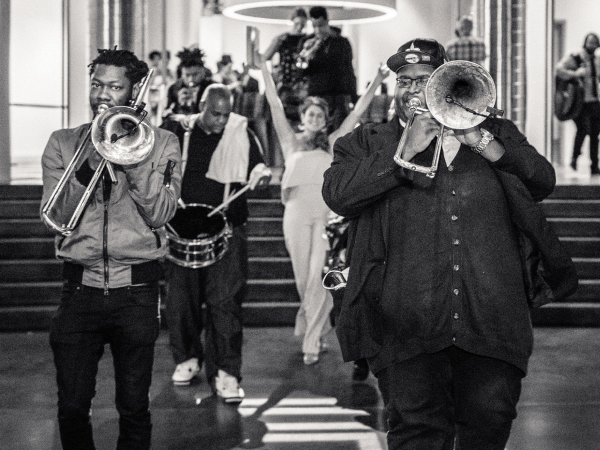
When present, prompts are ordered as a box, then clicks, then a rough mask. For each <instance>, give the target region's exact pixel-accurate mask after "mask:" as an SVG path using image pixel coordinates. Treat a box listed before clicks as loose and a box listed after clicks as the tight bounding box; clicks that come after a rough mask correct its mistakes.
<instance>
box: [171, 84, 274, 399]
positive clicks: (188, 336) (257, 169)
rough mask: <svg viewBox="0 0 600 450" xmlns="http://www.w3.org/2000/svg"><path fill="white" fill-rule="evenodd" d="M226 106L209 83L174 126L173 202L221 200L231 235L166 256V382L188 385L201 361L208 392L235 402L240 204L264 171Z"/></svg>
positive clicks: (243, 216) (224, 92) (220, 90)
mask: <svg viewBox="0 0 600 450" xmlns="http://www.w3.org/2000/svg"><path fill="white" fill-rule="evenodd" d="M232 106H233V104H232V95H231V92H230V91H229V89H227V87H226V86H225V85H222V84H211V85H210V86H208V87H207V88H206V90H205V91H204V93H203V95H202V97H201V99H200V104H199V109H200V112H199V114H194V115H191V116H190V118H189V124H188V125H187V126H183V125H182V124H181V123H180V124H179V125H178V126H177V127H176V128H175V129H174V132H175V134H176V135H177V136H178V137H179V139H180V142H181V145H182V152H183V173H184V175H183V184H182V192H181V202H180V203H181V206H182V207H186V205H207V206H209V207H210V208H214V209H217V208H223V206H226V208H227V209H226V211H227V212H226V214H225V215H226V218H227V222H228V223H229V224H230V225H231V227H232V235H231V237H230V238H229V240H228V246H229V248H228V250H227V251H226V252H225V253H224V255H223V256H222V258H221V259H219V260H218V261H217V260H216V261H214V262H213V263H212V264H210V265H207V266H204V267H199V268H192V267H189V266H188V267H186V266H182V265H179V264H177V263H170V264H168V266H167V271H166V279H167V311H166V313H167V323H168V325H169V342H170V346H171V350H172V353H173V359H174V360H175V364H176V367H175V371H174V373H173V376H172V380H173V382H174V384H176V385H189V384H190V382H191V380H192V379H193V378H195V377H197V375H198V374H199V372H200V368H201V366H202V363H203V362H204V363H205V369H206V370H205V371H206V378H207V380H208V381H209V382H210V383H211V384H212V387H213V390H214V392H215V393H216V395H217V396H219V397H220V398H221V399H223V401H225V402H226V403H240V402H241V401H242V399H243V397H244V391H243V390H242V388H241V387H240V386H239V381H240V380H241V366H242V336H243V329H242V326H243V323H242V301H243V299H244V295H245V292H246V279H247V276H248V251H247V237H246V227H245V225H246V220H247V218H248V206H247V201H246V196H245V193H244V192H245V190H247V189H254V188H255V187H256V186H258V185H262V184H265V181H266V183H268V180H269V179H270V172H269V171H268V169H267V167H266V166H265V164H264V160H263V156H262V154H261V151H260V147H259V144H258V140H257V139H256V138H255V137H254V134H253V133H252V132H251V131H250V130H249V129H248V121H247V119H246V118H245V117H243V116H240V115H239V114H235V113H232V112H231V110H232ZM244 185H246V186H245V187H244ZM174 231H175V232H176V231H177V230H174ZM198 231H200V230H198ZM203 304H204V305H206V327H204V324H203V311H202V305H203ZM203 328H205V345H204V346H203V345H202V341H201V332H202V330H203Z"/></svg>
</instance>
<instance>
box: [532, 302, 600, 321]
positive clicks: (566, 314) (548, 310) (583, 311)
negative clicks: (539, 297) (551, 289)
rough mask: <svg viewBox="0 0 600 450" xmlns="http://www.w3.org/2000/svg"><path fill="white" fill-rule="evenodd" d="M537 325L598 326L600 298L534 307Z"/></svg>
mask: <svg viewBox="0 0 600 450" xmlns="http://www.w3.org/2000/svg"><path fill="white" fill-rule="evenodd" d="M531 319H532V322H533V324H534V325H535V326H575V327H597V326H599V325H600V299H599V300H598V301H597V302H596V303H565V302H556V303H549V304H547V305H544V306H542V307H541V308H537V309H534V310H533V311H532V314H531Z"/></svg>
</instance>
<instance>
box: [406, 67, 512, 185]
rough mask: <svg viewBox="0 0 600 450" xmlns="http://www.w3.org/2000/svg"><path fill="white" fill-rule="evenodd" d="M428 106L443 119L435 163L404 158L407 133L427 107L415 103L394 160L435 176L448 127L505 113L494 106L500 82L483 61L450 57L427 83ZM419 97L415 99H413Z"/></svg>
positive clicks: (472, 123) (470, 125) (468, 125)
mask: <svg viewBox="0 0 600 450" xmlns="http://www.w3.org/2000/svg"><path fill="white" fill-rule="evenodd" d="M425 99H426V100H427V108H429V111H430V112H431V115H432V116H433V118H434V119H435V120H437V121H438V122H439V123H440V131H439V132H438V140H437V144H436V147H435V151H434V155H433V160H432V163H431V167H425V166H420V165H418V164H414V163H411V162H410V161H406V160H405V159H402V155H403V153H404V147H405V145H406V135H407V133H406V132H407V131H408V129H409V128H410V127H411V126H412V122H413V120H414V117H415V115H416V114H420V113H421V112H422V111H423V110H422V109H421V108H419V105H420V102H418V100H417V102H418V103H419V104H415V105H411V108H410V109H411V112H412V115H411V117H410V118H409V120H408V123H407V124H406V128H405V130H404V133H402V137H401V138H400V142H399V143H398V148H397V150H396V154H395V155H394V161H395V162H396V164H398V165H399V166H401V167H404V168H406V169H410V170H414V171H416V172H421V173H424V174H426V175H427V176H428V177H429V178H433V177H435V175H436V173H437V166H438V162H439V158H440V153H441V150H442V138H443V134H444V128H445V127H447V128H451V129H453V130H466V129H468V128H473V127H475V126H477V125H479V124H480V123H481V122H483V121H484V120H485V119H486V118H487V117H490V116H491V117H493V116H495V115H498V116H501V115H502V114H504V111H502V110H499V109H496V108H494V104H495V103H496V85H495V84H494V80H492V77H491V76H490V74H489V73H488V72H487V71H486V70H485V69H484V68H483V67H482V66H480V65H479V64H475V63H473V62H470V61H450V62H447V63H445V64H442V65H441V66H440V67H438V68H437V69H435V70H434V71H433V73H432V74H431V76H430V77H429V81H428V82H427V86H425ZM413 100H416V99H412V100H411V102H412V101H413ZM413 106H414V107H413Z"/></svg>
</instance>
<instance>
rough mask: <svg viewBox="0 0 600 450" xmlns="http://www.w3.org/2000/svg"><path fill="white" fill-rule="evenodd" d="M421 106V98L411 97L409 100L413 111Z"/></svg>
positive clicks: (409, 105) (409, 106)
mask: <svg viewBox="0 0 600 450" xmlns="http://www.w3.org/2000/svg"><path fill="white" fill-rule="evenodd" d="M419 106H421V100H419V99H418V98H411V99H410V100H409V101H408V108H409V109H410V110H411V111H415V110H416V109H417V108H418V107H419Z"/></svg>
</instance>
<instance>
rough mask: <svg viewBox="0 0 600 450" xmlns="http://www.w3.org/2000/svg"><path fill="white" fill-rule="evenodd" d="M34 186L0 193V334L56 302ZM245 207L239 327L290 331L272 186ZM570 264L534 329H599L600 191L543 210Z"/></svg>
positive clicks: (563, 189)
mask: <svg viewBox="0 0 600 450" xmlns="http://www.w3.org/2000/svg"><path fill="white" fill-rule="evenodd" d="M41 194H42V187H41V186H19V185H14V186H13V185H1V186H0V331H17V330H45V329H48V326H49V324H50V318H51V317H52V313H53V312H54V311H55V310H56V307H57V305H58V303H59V299H60V290H61V271H62V267H61V263H60V262H59V261H58V260H56V259H55V258H54V244H53V237H52V234H51V233H49V232H48V231H47V230H46V227H45V226H44V225H43V224H42V222H41V221H40V219H39V204H40V199H41ZM252 195H253V196H252V197H251V198H250V199H249V207H250V219H249V221H248V236H249V248H248V250H249V263H250V264H249V268H250V274H249V280H248V294H247V296H246V301H245V303H244V319H245V323H246V325H256V326H279V325H292V324H293V323H294V317H295V314H296V311H297V309H298V301H299V300H298V294H297V292H296V288H295V284H294V280H293V274H292V267H291V262H290V259H289V257H288V255H287V251H286V249H285V245H284V242H283V233H282V225H281V218H282V214H283V207H282V206H281V203H280V201H279V186H278V185H272V186H270V187H269V188H268V189H266V190H264V191H262V192H259V193H253V194H252ZM542 205H543V207H544V209H545V211H546V214H547V216H548V220H549V221H550V223H551V224H552V226H553V228H554V229H555V231H556V232H557V234H558V235H559V237H560V239H561V241H562V242H563V244H564V245H565V248H566V250H567V252H569V254H570V255H571V256H572V257H573V260H574V262H575V264H576V266H577V271H578V274H579V277H580V281H579V289H578V291H577V293H575V294H574V295H573V296H571V297H569V298H568V299H566V300H564V301H563V302H560V303H553V304H550V305H546V306H544V307H542V308H540V309H538V310H536V311H535V312H534V314H533V321H534V324H536V325H564V326H567V325H568V326H600V186H557V187H556V189H555V191H554V193H553V194H552V196H551V197H550V198H549V199H547V200H545V201H544V202H543V204H542Z"/></svg>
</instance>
